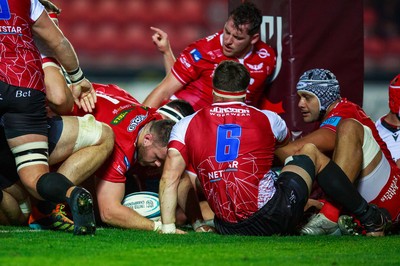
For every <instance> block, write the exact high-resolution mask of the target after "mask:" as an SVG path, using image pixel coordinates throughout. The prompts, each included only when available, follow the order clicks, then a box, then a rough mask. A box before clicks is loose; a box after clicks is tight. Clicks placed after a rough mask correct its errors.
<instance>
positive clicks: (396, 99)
mask: <svg viewBox="0 0 400 266" xmlns="http://www.w3.org/2000/svg"><path fill="white" fill-rule="evenodd" d="M389 109H390V111H391V112H392V113H394V114H396V115H397V118H399V119H400V74H398V75H397V76H396V77H395V78H394V79H393V80H392V81H391V82H390V85H389Z"/></svg>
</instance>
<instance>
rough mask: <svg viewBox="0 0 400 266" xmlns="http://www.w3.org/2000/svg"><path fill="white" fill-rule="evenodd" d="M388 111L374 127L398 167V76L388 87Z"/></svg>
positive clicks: (399, 99)
mask: <svg viewBox="0 0 400 266" xmlns="http://www.w3.org/2000/svg"><path fill="white" fill-rule="evenodd" d="M389 109H390V111H389V112H388V113H387V114H386V115H384V116H382V117H381V118H379V119H378V120H377V121H376V123H375V126H376V128H377V129H378V132H379V135H380V136H381V138H382V140H383V141H384V142H386V145H387V147H388V149H389V151H390V153H391V155H392V158H393V160H394V161H395V162H396V164H397V166H400V74H399V75H397V76H396V77H395V78H394V79H393V80H392V81H391V82H390V85H389Z"/></svg>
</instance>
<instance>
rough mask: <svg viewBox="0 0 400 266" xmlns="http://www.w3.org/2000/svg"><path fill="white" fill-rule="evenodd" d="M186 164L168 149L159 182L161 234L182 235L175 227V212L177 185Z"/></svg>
mask: <svg viewBox="0 0 400 266" xmlns="http://www.w3.org/2000/svg"><path fill="white" fill-rule="evenodd" d="M185 167H186V164H185V160H184V159H183V157H182V155H181V154H180V153H179V152H178V151H177V150H175V149H169V150H168V154H167V159H166V160H165V165H164V170H163V174H162V176H161V181H160V195H159V197H160V206H161V208H160V209H161V221H162V223H163V224H162V227H161V233H163V234H180V233H184V232H183V231H181V230H177V229H176V227H175V210H176V206H177V199H178V184H179V180H180V178H181V175H182V173H183V171H184V170H185Z"/></svg>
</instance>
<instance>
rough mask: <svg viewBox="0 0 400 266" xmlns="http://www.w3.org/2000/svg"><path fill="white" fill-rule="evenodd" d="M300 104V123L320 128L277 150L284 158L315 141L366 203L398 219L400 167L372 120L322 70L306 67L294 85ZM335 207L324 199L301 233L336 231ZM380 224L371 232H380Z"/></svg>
mask: <svg viewBox="0 0 400 266" xmlns="http://www.w3.org/2000/svg"><path fill="white" fill-rule="evenodd" d="M297 92H298V94H299V96H300V101H299V104H298V105H299V108H300V110H301V112H302V114H303V120H304V122H316V121H319V122H320V127H319V129H317V130H315V131H314V132H312V133H310V134H308V135H306V136H304V137H303V138H300V139H298V140H295V141H294V142H291V143H289V144H288V145H287V146H285V147H282V148H280V149H278V150H277V152H276V154H277V155H278V156H279V158H280V159H281V160H282V161H284V160H285V158H287V157H288V156H290V155H292V154H294V153H295V152H296V151H298V150H299V149H300V148H301V147H302V146H303V145H304V144H306V143H313V144H315V145H316V146H317V148H318V149H319V150H320V151H322V152H324V153H325V154H328V155H329V156H332V159H333V161H335V162H336V163H337V164H338V165H339V166H340V167H341V168H342V169H343V171H344V172H345V173H346V175H347V176H348V178H349V179H350V181H351V182H352V183H357V188H358V190H359V191H360V194H361V195H362V196H363V197H364V198H365V199H366V200H367V201H368V202H370V203H373V204H376V205H377V206H378V207H382V208H385V209H387V210H388V211H389V213H390V215H391V217H392V219H393V222H395V223H397V222H398V216H399V214H400V208H399V207H398V206H399V205H398V201H399V200H400V194H399V193H398V191H397V189H396V187H397V185H396V184H397V179H398V177H399V176H400V170H399V169H398V168H397V167H396V164H395V163H394V161H393V160H392V158H391V156H390V152H389V150H388V149H387V147H386V144H385V143H384V142H383V141H382V139H381V138H380V136H379V134H378V131H377V129H376V127H375V124H374V122H373V121H372V120H371V119H370V118H369V117H368V115H367V114H366V113H365V112H364V111H363V110H362V109H361V107H359V106H358V105H356V104H354V103H352V102H350V101H349V100H347V99H345V98H341V96H340V86H339V82H338V81H337V79H336V76H335V75H334V74H333V73H332V72H330V71H329V70H325V69H312V70H309V71H306V72H305V73H304V74H303V75H302V76H301V77H300V80H299V82H298V84H297ZM338 218H339V209H338V208H335V207H334V206H333V205H332V204H331V203H329V202H326V203H325V204H324V206H323V207H322V209H321V211H320V213H319V214H318V215H317V216H315V217H314V218H313V219H312V220H311V221H310V222H309V223H308V224H306V225H305V226H304V227H303V228H302V229H301V233H302V234H308V235H321V234H337V233H338V232H339V231H338V229H339V227H338V223H337V222H338ZM384 229H386V228H384V227H382V228H381V229H380V230H378V231H377V232H369V234H371V235H374V234H375V235H382V234H384Z"/></svg>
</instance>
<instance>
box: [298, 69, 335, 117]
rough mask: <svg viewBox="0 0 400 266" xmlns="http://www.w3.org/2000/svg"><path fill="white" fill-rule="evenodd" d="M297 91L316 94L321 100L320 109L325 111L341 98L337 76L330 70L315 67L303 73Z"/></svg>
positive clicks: (322, 111)
mask: <svg viewBox="0 0 400 266" xmlns="http://www.w3.org/2000/svg"><path fill="white" fill-rule="evenodd" d="M296 88H297V92H301V91H304V92H308V93H311V94H314V95H315V96H316V97H317V99H318V101H319V110H320V112H321V113H325V112H326V110H327V109H328V107H329V106H330V105H331V104H332V103H333V102H334V101H336V100H337V99H339V98H340V86H339V82H338V81H337V79H336V76H335V75H334V74H333V73H332V72H331V71H329V70H326V69H321V68H315V69H311V70H308V71H306V72H304V73H303V75H301V77H300V79H299V82H298V83H297V87H296Z"/></svg>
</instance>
